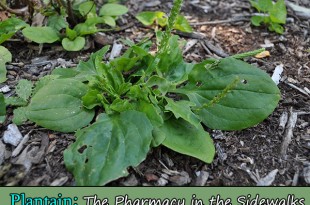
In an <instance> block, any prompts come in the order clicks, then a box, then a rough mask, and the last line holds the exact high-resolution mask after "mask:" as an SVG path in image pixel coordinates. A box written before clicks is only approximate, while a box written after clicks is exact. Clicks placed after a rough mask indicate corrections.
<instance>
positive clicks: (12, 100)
mask: <svg viewBox="0 0 310 205" xmlns="http://www.w3.org/2000/svg"><path fill="white" fill-rule="evenodd" d="M5 104H6V105H7V106H8V105H11V106H18V107H19V106H26V105H27V104H28V102H27V101H25V100H23V99H21V98H20V97H7V98H5Z"/></svg>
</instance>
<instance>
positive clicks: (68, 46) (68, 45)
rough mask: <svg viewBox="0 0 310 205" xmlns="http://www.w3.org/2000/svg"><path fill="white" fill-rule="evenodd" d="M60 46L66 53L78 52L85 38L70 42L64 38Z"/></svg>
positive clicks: (82, 46)
mask: <svg viewBox="0 0 310 205" xmlns="http://www.w3.org/2000/svg"><path fill="white" fill-rule="evenodd" d="M61 44H62V46H63V47H64V49H65V50H67V51H80V50H82V49H83V48H84V46H85V38H84V37H81V36H78V37H76V38H75V39H74V40H72V41H71V40H70V39H69V38H64V39H62V41H61Z"/></svg>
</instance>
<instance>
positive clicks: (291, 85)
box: [284, 82, 310, 97]
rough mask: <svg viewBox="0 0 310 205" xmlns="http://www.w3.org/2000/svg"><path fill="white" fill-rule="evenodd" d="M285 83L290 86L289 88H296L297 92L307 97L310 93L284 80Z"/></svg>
mask: <svg viewBox="0 0 310 205" xmlns="http://www.w3.org/2000/svg"><path fill="white" fill-rule="evenodd" d="M284 83H285V84H286V85H288V86H290V87H291V88H294V89H296V90H298V91H299V92H301V93H302V94H304V95H306V96H307V97H310V95H309V94H308V93H307V92H306V91H305V90H303V89H301V88H299V87H297V86H296V85H294V84H292V83H288V82H284Z"/></svg>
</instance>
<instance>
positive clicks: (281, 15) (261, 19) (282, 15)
mask: <svg viewBox="0 0 310 205" xmlns="http://www.w3.org/2000/svg"><path fill="white" fill-rule="evenodd" d="M250 3H251V5H252V6H253V7H254V8H255V9H256V10H257V11H258V12H260V13H261V14H260V15H255V16H252V17H251V23H252V24H253V25H254V26H260V25H261V24H266V25H268V29H269V30H270V31H275V32H277V33H279V34H282V33H283V32H284V28H283V27H282V25H281V24H285V23H286V15H287V11H286V6H285V2H284V0H278V1H277V2H276V3H273V1H272V0H250Z"/></svg>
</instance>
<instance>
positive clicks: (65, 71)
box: [52, 68, 80, 78]
mask: <svg viewBox="0 0 310 205" xmlns="http://www.w3.org/2000/svg"><path fill="white" fill-rule="evenodd" d="M79 73H80V72H78V71H76V70H75V69H70V68H55V69H54V70H53V71H52V75H57V76H59V77H58V78H74V77H75V76H76V75H78V74H79Z"/></svg>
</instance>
